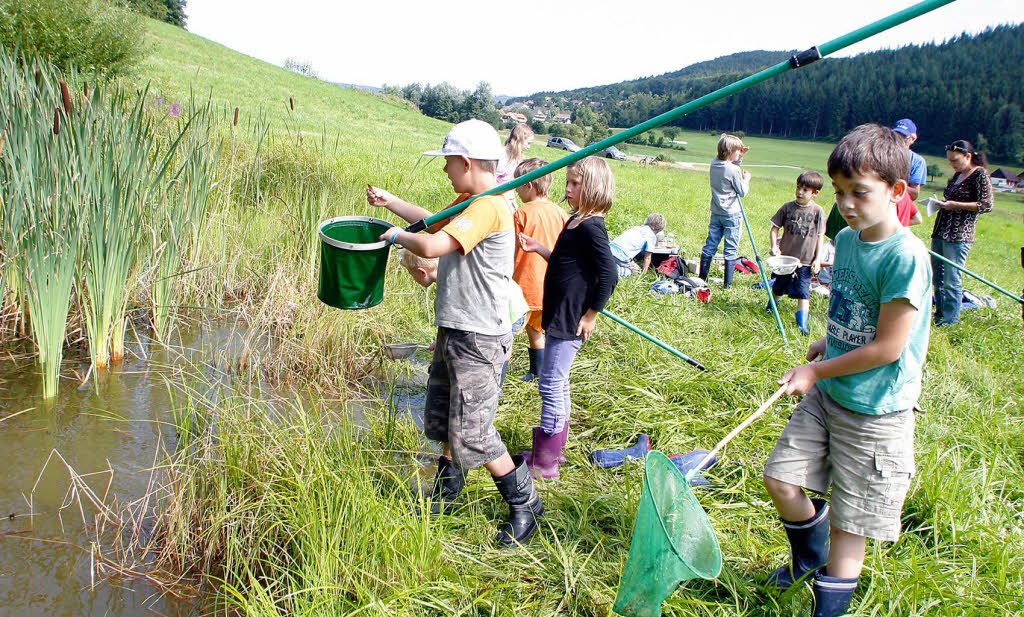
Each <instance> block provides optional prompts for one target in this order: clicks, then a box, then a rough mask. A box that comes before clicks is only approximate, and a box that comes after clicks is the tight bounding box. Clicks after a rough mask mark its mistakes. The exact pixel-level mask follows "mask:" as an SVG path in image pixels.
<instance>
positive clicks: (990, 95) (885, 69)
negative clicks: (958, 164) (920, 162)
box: [534, 24, 1024, 164]
mask: <svg viewBox="0 0 1024 617" xmlns="http://www.w3.org/2000/svg"><path fill="white" fill-rule="evenodd" d="M767 53H769V52H757V54H758V55H757V56H755V57H754V58H753V60H754V61H755V62H757V63H758V64H757V68H760V67H761V66H764V65H765V64H766V63H767V62H766V60H767V58H766V57H765V54H767ZM786 53H787V52H778V55H779V56H780V57H778V58H776V59H775V61H778V60H782V59H784V58H782V57H781V56H783V55H785V54H786ZM726 58H728V57H726ZM723 60H724V59H723ZM702 64H709V63H702ZM722 70H723V71H728V72H721V73H719V74H718V75H713V76H700V75H701V73H698V74H697V76H695V75H694V74H693V72H688V71H686V70H685V69H684V70H682V71H677V72H675V73H667V74H665V75H662V76H658V77H651V78H647V79H639V80H634V81H630V82H621V83H618V84H611V85H607V86H598V87H594V88H584V89H579V90H573V91H570V92H566V93H560V94H565V95H568V96H571V97H572V98H580V99H583V100H587V101H593V100H600V101H603V102H604V105H603V106H602V113H603V114H604V115H605V116H606V119H607V121H608V123H609V124H610V125H611V126H621V127H624V126H631V125H633V124H636V123H638V122H642V121H643V120H646V119H648V118H650V117H652V116H654V115H657V114H659V113H662V112H664V111H667V110H669V109H671V108H673V107H676V106H678V105H682V104H684V103H686V102H687V101H690V100H693V99H695V98H697V97H699V96H702V95H704V94H706V93H708V92H711V91H713V90H715V89H717V88H720V87H722V86H724V85H726V84H728V83H731V82H732V81H735V80H736V79H738V78H739V77H742V76H743V75H745V74H749V73H752V72H754V71H753V68H752V69H751V70H748V71H746V72H742V73H736V72H733V71H734V70H735V67H734V65H730V64H725V65H724V66H723V67H722ZM702 73H703V74H707V73H708V71H707V70H703V71H702ZM534 96H535V97H536V96H538V95H534ZM903 117H910V118H913V119H914V121H915V122H916V123H917V126H918V128H919V133H920V134H919V141H918V143H917V145H916V146H915V148H916V149H919V150H923V151H925V152H932V153H936V154H941V152H942V150H943V146H944V145H945V144H948V143H950V142H951V141H953V140H955V139H968V140H970V141H973V142H975V144H976V145H977V146H978V147H979V148H980V149H982V150H984V151H986V152H988V153H989V155H990V156H991V157H993V158H994V159H996V160H998V161H1003V162H1007V163H1010V164H1017V163H1024V24H1018V25H1014V26H1009V25H1007V26H999V27H996V28H991V29H987V30H985V31H983V32H981V33H979V34H976V35H961V36H958V37H955V38H953V39H950V40H947V41H945V42H943V43H938V44H927V45H909V46H906V47H902V48H899V49H892V50H884V51H877V52H871V53H865V54H861V55H858V56H855V57H853V58H826V59H824V60H821V61H819V62H817V63H815V64H812V65H810V66H808V67H805V68H802V69H800V70H798V71H792V72H790V73H786V74H785V75H783V76H781V77H779V78H776V79H774V80H771V81H768V82H765V83H763V84H761V85H759V86H755V87H754V88H751V89H750V90H748V91H746V92H743V93H741V94H738V95H735V96H732V97H730V98H728V99H726V100H724V101H721V102H719V103H717V104H715V105H711V106H709V107H706V108H704V109H701V110H699V111H697V112H694V113H693V114H690V115H688V116H685V117H683V118H681V119H680V120H679V121H678V122H677V123H676V124H677V125H678V126H681V127H684V128H688V129H694V130H715V131H743V132H744V133H747V134H753V135H765V136H776V137H792V138H803V139H828V140H835V139H838V138H839V137H840V136H841V135H843V134H844V133H846V132H847V131H849V130H850V129H851V128H853V127H855V126H857V125H858V124H862V123H864V122H881V123H891V122H893V121H895V120H897V119H899V118H903Z"/></svg>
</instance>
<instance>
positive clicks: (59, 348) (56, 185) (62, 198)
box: [0, 53, 84, 399]
mask: <svg viewBox="0 0 1024 617" xmlns="http://www.w3.org/2000/svg"><path fill="white" fill-rule="evenodd" d="M43 68H45V67H41V66H39V65H38V64H37V63H35V62H30V61H25V60H22V61H21V62H20V63H19V60H18V59H17V58H16V57H14V56H13V55H12V54H8V53H3V54H0V72H2V73H3V78H0V79H2V81H0V101H2V102H3V105H2V109H0V123H2V126H3V127H4V129H5V130H7V132H8V138H7V141H6V143H5V151H4V156H3V159H2V161H0V194H2V202H3V223H2V226H3V231H2V234H0V236H2V238H3V242H4V248H5V251H6V252H7V262H8V264H9V267H8V268H7V272H5V274H7V276H5V277H4V280H5V283H6V284H7V285H8V288H9V289H10V290H11V291H12V292H13V296H14V297H15V298H20V299H22V300H23V302H24V305H23V307H24V310H23V316H24V315H25V313H27V320H28V322H29V324H30V332H31V336H32V339H33V341H34V343H35V346H36V349H37V352H38V357H37V361H38V364H39V366H40V369H41V371H42V376H43V396H44V397H45V398H48V399H49V398H52V397H54V396H55V395H56V393H57V384H58V379H59V375H60V364H61V360H62V359H63V355H64V338H65V333H66V329H67V319H68V314H69V312H70V307H71V298H72V291H73V289H74V285H75V266H76V263H77V260H78V255H79V245H80V241H81V217H80V212H79V210H78V204H79V203H80V199H81V195H82V192H83V190H84V188H83V185H82V183H81V182H80V179H81V178H80V173H79V172H80V170H79V168H78V166H77V162H76V161H75V159H74V136H73V134H72V132H71V131H70V130H68V128H69V122H68V120H69V119H70V116H69V115H68V113H67V111H66V109H65V108H64V105H63V100H62V97H61V95H60V91H59V89H57V88H56V87H55V85H54V80H53V79H51V76H52V72H49V73H48V74H47V75H46V76H43V74H42V70H43ZM33 73H35V75H36V78H35V79H33V78H32V75H33ZM51 113H52V114H54V115H55V117H56V118H60V119H63V120H64V123H63V125H64V127H65V130H63V131H62V130H60V129H59V124H57V123H56V122H55V123H54V124H53V125H52V128H51V125H50V122H49V119H50V116H51ZM10 266H13V267H10ZM23 318H25V317H23Z"/></svg>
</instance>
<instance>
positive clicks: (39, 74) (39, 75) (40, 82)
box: [36, 69, 43, 88]
mask: <svg viewBox="0 0 1024 617" xmlns="http://www.w3.org/2000/svg"><path fill="white" fill-rule="evenodd" d="M42 86H43V72H42V71H41V70H39V69H36V88H41V87H42Z"/></svg>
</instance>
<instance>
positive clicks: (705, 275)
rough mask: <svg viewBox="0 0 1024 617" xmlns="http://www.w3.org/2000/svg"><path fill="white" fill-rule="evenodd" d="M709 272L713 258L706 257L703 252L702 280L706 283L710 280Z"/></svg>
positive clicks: (701, 261) (701, 259)
mask: <svg viewBox="0 0 1024 617" xmlns="http://www.w3.org/2000/svg"><path fill="white" fill-rule="evenodd" d="M708 272H711V258H710V257H705V256H704V255H703V254H702V255H701V256H700V274H699V276H700V280H702V281H704V282H705V283H707V282H708Z"/></svg>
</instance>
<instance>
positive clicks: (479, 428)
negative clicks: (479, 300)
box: [423, 328, 512, 469]
mask: <svg viewBox="0 0 1024 617" xmlns="http://www.w3.org/2000/svg"><path fill="white" fill-rule="evenodd" d="M511 346H512V333H511V332H510V333H508V334H502V335H498V336H488V335H485V334H477V333H475V332H466V331H464V330H452V329H449V328H438V329H437V344H436V345H435V347H434V357H433V359H432V360H431V362H430V374H429V377H428V378H427V402H426V408H425V409H424V413H423V432H424V434H425V435H426V436H427V438H428V439H432V440H434V441H439V442H442V443H445V442H446V443H448V445H449V447H451V450H452V460H453V461H455V464H456V465H458V466H459V467H462V468H463V469H473V468H474V467H480V466H481V465H483V464H485V463H489V462H491V461H493V460H495V459H497V458H498V457H500V456H501V455H503V454H505V453H506V452H507V450H506V448H505V444H504V443H502V441H501V436H500V435H499V434H498V431H497V430H495V428H494V416H495V413H496V412H497V410H498V395H499V394H500V393H501V386H500V380H501V367H502V365H503V364H504V363H505V358H506V357H507V355H508V350H509V349H510V348H511Z"/></svg>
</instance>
